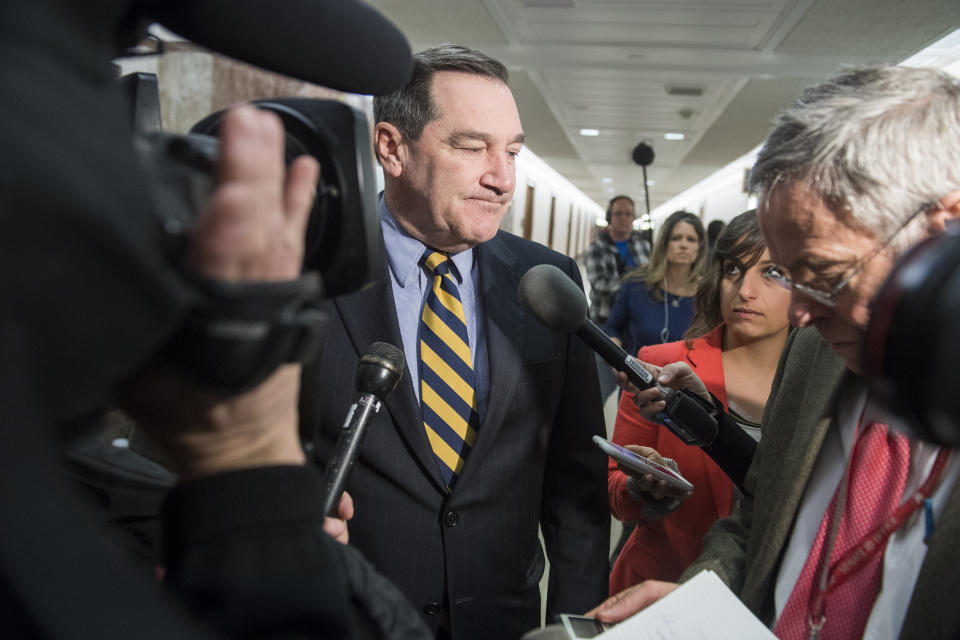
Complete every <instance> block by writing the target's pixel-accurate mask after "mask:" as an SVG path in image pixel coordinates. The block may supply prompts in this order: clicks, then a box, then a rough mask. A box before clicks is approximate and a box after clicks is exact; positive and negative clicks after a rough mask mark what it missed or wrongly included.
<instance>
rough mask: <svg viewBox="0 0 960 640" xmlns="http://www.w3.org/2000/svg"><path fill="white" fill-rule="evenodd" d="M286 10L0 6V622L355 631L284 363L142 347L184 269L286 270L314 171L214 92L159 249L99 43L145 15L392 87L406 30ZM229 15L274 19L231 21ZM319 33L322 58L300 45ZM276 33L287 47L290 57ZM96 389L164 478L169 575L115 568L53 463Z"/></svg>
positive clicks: (174, 317) (95, 633)
mask: <svg viewBox="0 0 960 640" xmlns="http://www.w3.org/2000/svg"><path fill="white" fill-rule="evenodd" d="M284 6H285V7H286V8H287V9H288V11H284V12H280V11H279V10H278V9H277V8H275V7H273V6H272V5H271V6H270V7H266V5H264V4H263V3H258V2H253V3H251V2H238V1H231V2H226V1H224V0H198V1H197V2H189V3H187V2H147V1H139V2H135V1H128V0H102V1H99V2H87V3H81V4H77V3H75V2H73V1H72V0H9V1H6V2H3V3H0V59H2V60H3V64H2V65H0V149H2V154H0V260H2V266H0V293H2V296H3V304H2V305H0V341H2V346H0V353H2V354H3V355H2V357H0V380H2V384H0V429H2V432H3V446H2V447H0V468H2V470H3V471H2V473H0V509H2V512H3V525H2V526H0V636H3V637H4V638H54V639H61V638H133V637H135V638H167V639H169V638H192V637H208V636H217V635H225V636H243V637H277V636H282V637H292V636H296V637H322V638H343V637H353V636H355V635H358V634H362V633H363V632H365V631H371V635H373V633H375V632H373V631H372V630H371V629H370V627H369V626H368V625H367V624H366V621H365V620H364V619H362V618H359V617H356V616H355V615H354V614H355V612H356V609H355V608H354V606H353V603H352V602H351V599H350V597H349V594H348V581H347V576H348V575H349V574H350V572H351V571H353V570H355V569H356V563H357V562H360V563H361V564H362V561H361V560H358V559H357V555H356V554H355V553H348V552H347V551H346V550H345V548H344V547H342V546H341V545H338V544H336V543H335V542H333V541H332V540H331V539H329V537H328V536H327V535H326V534H325V533H324V532H323V528H322V527H323V523H324V519H323V513H322V512H321V510H320V496H321V495H322V487H321V481H320V476H319V474H318V473H317V472H316V470H314V469H312V468H311V467H307V466H305V465H304V454H303V451H302V450H301V448H300V444H299V435H298V432H297V411H296V403H297V395H298V383H299V375H298V374H299V366H298V365H287V366H283V367H281V368H279V369H278V370H277V371H276V372H275V373H274V374H273V375H271V376H269V377H268V378H267V379H266V380H265V381H263V382H262V383H261V384H259V385H258V386H256V387H254V388H253V389H252V390H250V391H248V392H246V393H243V394H242V395H239V396H236V397H233V398H225V397H223V396H220V395H216V394H213V393H208V392H205V391H203V390H202V388H200V387H199V386H197V385H195V384H192V383H188V382H186V381H185V379H184V378H181V377H180V376H177V375H172V374H170V372H169V371H167V370H165V369H164V368H162V367H159V366H153V365H154V364H156V358H155V356H156V355H157V354H158V352H159V351H160V350H161V348H162V347H163V345H164V344H165V343H166V342H167V341H168V340H169V339H170V338H171V336H173V335H174V334H178V333H179V332H180V331H182V328H183V326H184V319H185V317H186V315H187V314H188V312H190V311H191V310H194V309H196V308H198V307H200V306H201V305H202V303H203V302H204V301H205V300H207V298H205V297H204V296H203V295H201V294H200V292H199V290H198V287H197V286H195V285H196V282H197V278H198V277H202V278H205V279H206V280H207V281H208V282H210V281H217V282H219V283H221V285H222V286H223V288H227V289H232V290H234V291H240V292H242V291H249V289H250V288H251V287H254V286H255V287H259V288H260V289H261V290H265V289H270V290H272V291H276V289H272V287H274V286H276V287H280V288H282V286H285V285H291V286H294V287H295V286H296V283H297V282H298V281H299V278H298V277H299V276H300V263H301V258H302V255H303V245H304V227H305V224H306V220H307V215H308V212H309V210H310V207H311V203H312V200H313V193H314V188H315V185H316V180H317V175H318V166H317V162H316V161H315V160H314V159H312V158H307V157H304V158H300V159H297V160H295V161H294V162H293V163H292V164H291V165H290V166H289V167H287V168H285V163H284V153H283V150H284V145H283V142H284V138H283V130H282V128H281V126H280V123H279V121H278V119H277V118H276V117H275V116H274V115H272V114H267V113H264V112H260V111H258V110H257V109H254V108H252V107H243V108H239V109H237V110H234V111H232V112H231V113H230V114H229V115H227V116H226V118H225V120H224V122H223V137H222V143H221V148H220V161H219V163H218V167H217V176H216V178H217V186H216V188H215V189H214V191H213V193H212V194H211V197H210V198H209V199H208V201H207V203H206V208H205V209H204V210H203V211H202V212H197V215H198V217H197V224H196V227H195V229H194V233H193V234H192V237H191V238H190V241H189V245H188V248H187V250H186V252H185V255H178V254H176V253H172V252H170V251H169V248H170V244H169V242H165V240H169V237H167V236H166V235H165V229H164V227H163V226H162V225H161V219H162V217H163V216H162V215H161V214H162V213H163V212H162V211H161V210H159V208H158V207H157V206H156V201H155V200H154V199H153V198H152V197H151V196H152V194H153V192H152V191H151V189H150V186H149V178H150V176H149V175H148V174H147V172H146V171H145V170H144V169H142V168H141V166H140V164H139V162H138V159H137V156H136V155H135V154H134V150H133V145H132V136H131V127H130V114H129V109H128V105H127V103H126V100H125V99H124V96H123V95H122V94H121V91H120V87H119V85H118V84H117V82H116V80H115V79H114V77H113V72H112V70H111V67H110V61H111V58H112V57H113V56H116V55H118V54H119V53H120V52H122V51H123V50H124V48H125V47H127V46H130V45H132V44H134V43H135V42H136V41H137V40H138V39H139V37H140V36H142V35H143V29H144V28H145V26H146V24H148V23H149V22H150V21H151V20H152V19H160V20H161V21H162V22H164V24H165V25H166V26H168V27H173V28H176V29H177V30H178V31H179V32H181V33H183V34H184V35H188V36H190V37H191V38H193V39H194V40H195V41H197V42H200V43H203V44H206V45H208V46H211V47H214V48H216V49H219V50H224V51H228V52H229V53H230V54H231V55H234V56H238V57H243V58H245V59H247V60H251V61H254V62H257V63H258V64H260V65H262V66H266V67H270V68H271V69H274V70H278V71H287V72H289V73H296V74H298V75H301V77H303V78H304V79H309V80H312V81H314V82H318V83H327V84H329V85H331V86H335V87H339V88H341V89H345V90H346V89H350V90H356V91H359V90H369V91H378V90H379V91H390V90H392V89H393V88H395V87H396V86H398V85H400V84H402V83H403V82H404V81H405V78H406V73H407V71H408V70H409V46H408V45H407V44H406V41H405V40H404V39H403V36H402V35H401V34H400V33H399V32H398V31H397V30H396V28H395V27H394V26H393V25H391V24H390V23H389V22H387V21H386V20H385V19H384V18H382V16H379V14H377V13H376V12H374V11H373V10H371V9H369V8H368V7H366V5H362V4H360V3H356V2H345V1H337V2H332V1H331V2H323V1H316V0H314V1H311V2H289V3H284ZM217 18H220V20H218V19H217ZM226 19H229V20H230V28H229V29H224V28H223V23H222V21H221V20H226ZM298 20H299V22H298ZM298 24H302V25H306V26H300V28H299V29H298V28H297V27H298ZM271 28H274V29H275V30H272V29H271ZM250 30H252V31H254V32H257V33H263V32H267V33H275V34H281V35H280V36H279V37H275V38H260V39H258V40H253V39H251V38H249V37H247V35H248V31H250ZM341 39H342V40H341ZM334 42H336V43H338V44H339V45H340V46H338V49H337V53H339V54H340V56H339V58H333V57H330V58H327V57H325V56H323V55H321V54H322V52H323V51H324V47H325V46H326V45H327V44H331V43H334ZM345 47H346V48H345ZM350 47H356V48H355V49H351V48H350ZM291 48H293V49H295V50H298V51H301V52H302V53H304V56H300V57H298V56H294V61H292V62H290V63H289V66H288V65H287V64H285V63H284V61H286V60H289V58H290V51H291ZM377 54H381V55H382V56H383V57H387V56H388V55H389V57H390V63H389V64H387V63H385V62H384V61H383V60H381V59H380V55H377ZM334 59H341V60H345V61H346V62H344V63H341V64H340V65H334V64H332V63H331V62H330V61H331V60H334ZM301 72H303V73H301ZM378 87H379V89H378ZM181 257H182V258H183V260H182V261H181V260H180V259H179V258H181ZM251 283H255V284H251ZM121 387H122V388H123V392H120V389H121ZM118 395H122V396H123V397H124V399H125V400H126V402H127V403H128V407H130V408H131V409H132V410H134V411H135V413H136V416H137V418H138V424H139V426H140V427H141V428H142V429H143V430H144V431H148V432H149V433H150V435H151V436H152V437H153V438H154V440H155V441H157V442H159V443H160V444H162V445H163V449H164V452H165V454H166V457H167V459H168V460H169V461H171V464H172V466H173V467H174V469H175V470H176V471H177V472H178V473H179V475H180V480H181V482H180V484H179V486H178V487H177V488H175V489H174V490H173V492H172V494H171V496H170V497H169V498H168V500H167V502H166V505H165V508H164V527H165V545H166V549H165V557H164V564H165V566H166V578H167V584H168V585H169V586H170V587H171V588H170V589H169V590H164V589H162V586H161V585H160V584H157V583H153V582H149V581H147V580H145V579H144V578H143V576H141V575H139V574H138V573H137V572H136V571H134V569H133V568H132V566H131V565H130V564H129V563H128V562H127V558H125V557H124V556H123V554H122V553H121V552H120V551H119V549H118V548H117V547H115V546H114V545H113V544H112V542H111V539H110V538H109V536H108V534H107V533H106V532H104V531H101V530H100V529H99V528H98V527H97V526H96V524H95V523H94V516H92V514H91V513H89V512H88V510H87V509H86V505H84V504H83V503H81V502H80V501H79V500H78V499H77V498H76V497H75V496H74V495H73V494H72V493H71V491H70V490H69V489H68V488H67V487H65V486H64V485H63V482H62V479H61V478H60V477H59V474H60V468H59V466H58V459H59V453H60V446H61V445H62V441H64V440H68V439H69V438H70V437H71V436H72V435H74V434H75V433H77V432H78V431H80V430H81V429H82V428H83V427H85V426H87V425H88V424H89V423H90V422H91V420H90V418H92V417H94V416H96V415H97V414H98V413H99V412H100V411H101V410H102V409H103V408H104V407H105V406H106V405H107V404H109V403H111V402H113V401H114V400H115V398H116V397H117V396H118ZM362 567H363V569H369V567H366V565H362ZM362 575H363V576H367V577H370V578H371V579H372V580H374V584H377V582H376V581H377V580H381V581H382V578H377V577H376V575H375V574H373V573H370V572H367V573H365V574H362ZM384 588H385V589H389V585H387V586H385V587H384ZM165 591H168V592H165ZM398 611H401V610H400V609H398ZM403 611H409V610H408V609H405V610H403ZM410 615H412V616H413V617H412V618H410V624H411V625H416V626H415V629H416V630H417V631H418V632H419V633H418V635H419V637H423V633H422V632H423V627H422V626H421V625H419V621H418V619H417V618H416V617H415V616H416V614H414V613H411V614H410ZM405 622H406V620H404V619H403V617H402V615H401V616H400V617H394V618H393V619H392V620H391V623H392V624H398V623H399V624H400V626H403V625H404V623H405ZM408 628H410V627H409V625H408Z"/></svg>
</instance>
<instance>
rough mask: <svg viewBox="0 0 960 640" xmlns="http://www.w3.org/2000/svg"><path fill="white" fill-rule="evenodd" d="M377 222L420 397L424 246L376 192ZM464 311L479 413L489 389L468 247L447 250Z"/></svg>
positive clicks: (426, 280) (426, 277)
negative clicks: (378, 197)
mask: <svg viewBox="0 0 960 640" xmlns="http://www.w3.org/2000/svg"><path fill="white" fill-rule="evenodd" d="M379 211H380V228H381V229H382V230H383V244H384V246H385V248H386V250H387V264H388V265H389V268H388V271H389V275H390V285H391V288H392V289H393V300H394V302H395V304H396V308H397V320H398V321H399V323H400V336H401V338H402V339H403V355H404V357H406V359H407V371H408V372H409V373H410V378H411V381H412V382H413V390H414V393H416V394H417V401H418V402H419V401H420V349H419V347H420V315H421V313H422V312H423V305H424V303H426V300H427V294H428V293H429V292H430V286H431V284H432V282H433V280H432V276H431V275H430V274H429V273H427V269H426V267H424V266H422V265H421V264H420V258H421V257H422V256H423V252H424V251H425V250H426V249H427V246H426V245H424V244H423V243H422V242H420V241H419V240H417V239H416V238H414V237H413V236H411V235H410V234H408V233H407V232H406V231H404V230H403V229H402V228H401V227H400V225H399V224H398V223H397V221H396V219H395V218H394V217H393V214H392V213H390V210H389V209H388V208H387V203H386V199H385V198H384V197H383V194H382V193H381V194H380V199H379ZM452 261H453V265H454V268H453V269H451V272H452V273H453V276H454V278H456V279H457V288H458V289H459V291H460V300H461V302H462V303H463V312H464V315H466V317H467V334H468V336H469V338H470V354H471V356H472V357H473V372H474V376H475V385H476V391H477V402H478V405H479V410H478V413H479V415H480V418H481V420H482V419H483V415H484V410H485V409H486V406H487V396H488V393H489V389H490V378H489V373H488V372H489V369H488V368H487V346H486V338H485V336H484V335H483V331H479V330H478V329H477V327H478V322H477V318H479V317H480V314H481V313H483V309H482V308H481V304H480V300H479V298H478V296H477V285H478V281H479V269H478V268H477V261H476V258H475V256H474V251H473V249H467V250H466V251H463V252H461V253H458V254H456V255H454V256H452Z"/></svg>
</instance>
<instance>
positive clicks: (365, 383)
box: [323, 342, 404, 517]
mask: <svg viewBox="0 0 960 640" xmlns="http://www.w3.org/2000/svg"><path fill="white" fill-rule="evenodd" d="M403 366H404V357H403V351H401V350H400V349H398V348H397V347H395V346H393V345H392V344H387V343H386V342H374V343H373V344H371V345H370V346H369V347H368V348H367V351H366V352H365V353H364V354H363V356H361V357H360V363H359V364H358V365H357V375H356V378H355V379H354V386H356V388H357V393H358V394H359V396H358V397H357V400H356V401H355V402H354V403H353V404H352V405H350V410H349V411H348V412H347V418H346V420H344V423H343V427H342V428H341V430H340V437H338V438H337V446H336V448H335V449H334V452H333V457H332V458H331V459H330V462H329V463H328V464H327V468H326V470H325V471H324V473H323V489H324V490H323V513H324V515H326V516H332V517H336V515H337V505H338V504H339V502H340V495H341V494H342V493H343V486H344V485H345V484H346V482H347V476H349V475H350V470H351V469H352V468H353V463H354V461H355V460H356V458H357V452H358V451H359V450H360V444H361V443H362V442H363V437H364V435H366V431H367V423H368V422H369V421H370V418H371V417H373V414H375V413H377V412H378V411H380V407H381V404H382V401H383V399H384V398H386V397H387V396H388V395H389V394H390V392H391V391H393V390H394V389H395V388H396V387H397V383H399V382H400V378H401V377H402V376H403Z"/></svg>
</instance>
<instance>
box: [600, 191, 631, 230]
mask: <svg viewBox="0 0 960 640" xmlns="http://www.w3.org/2000/svg"><path fill="white" fill-rule="evenodd" d="M617 200H626V201H627V202H629V203H630V204H632V205H633V207H634V210H636V206H637V203H635V202H634V201H633V198H631V197H630V196H627V195H622V194H621V195H619V196H613V197H612V198H610V202H608V203H607V224H610V223H611V222H612V221H613V203H614V202H616V201H617ZM634 217H636V214H634Z"/></svg>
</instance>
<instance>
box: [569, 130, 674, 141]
mask: <svg viewBox="0 0 960 640" xmlns="http://www.w3.org/2000/svg"><path fill="white" fill-rule="evenodd" d="M581 133H583V132H582V131H581ZM684 138H686V136H685V135H683V134H682V133H665V134H663V139H664V140H683V139H684Z"/></svg>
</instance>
